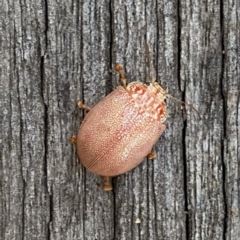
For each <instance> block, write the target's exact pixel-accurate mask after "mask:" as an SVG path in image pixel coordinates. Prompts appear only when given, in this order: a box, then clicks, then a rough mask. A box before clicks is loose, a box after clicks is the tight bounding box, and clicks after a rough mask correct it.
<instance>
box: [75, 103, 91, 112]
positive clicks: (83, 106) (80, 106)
mask: <svg viewBox="0 0 240 240" xmlns="http://www.w3.org/2000/svg"><path fill="white" fill-rule="evenodd" d="M77 105H78V107H79V108H81V109H84V110H86V111H90V110H91V108H90V107H88V106H87V105H85V104H83V102H82V101H78V103H77Z"/></svg>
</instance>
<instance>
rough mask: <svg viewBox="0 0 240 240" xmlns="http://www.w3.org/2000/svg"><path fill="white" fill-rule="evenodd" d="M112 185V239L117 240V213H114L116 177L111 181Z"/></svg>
mask: <svg viewBox="0 0 240 240" xmlns="http://www.w3.org/2000/svg"><path fill="white" fill-rule="evenodd" d="M112 185H113V190H112V194H113V239H117V211H116V206H117V203H116V201H117V198H116V192H115V191H116V177H114V178H113V179H112Z"/></svg>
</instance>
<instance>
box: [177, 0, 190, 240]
mask: <svg viewBox="0 0 240 240" xmlns="http://www.w3.org/2000/svg"><path fill="white" fill-rule="evenodd" d="M180 5H181V3H180V1H178V10H177V15H178V38H177V44H178V60H177V61H178V63H177V64H178V66H177V68H178V71H177V73H178V86H179V89H180V90H181V77H180V72H181V9H180V8H181V6H180ZM182 101H183V102H185V86H184V91H183V92H182ZM186 131H187V120H185V121H184V122H183V130H182V157H183V187H184V199H185V206H184V209H185V216H186V217H185V234H186V240H188V239H190V231H189V215H188V184H187V183H188V178H187V177H188V174H187V166H188V165H187V155H186V151H187V147H186Z"/></svg>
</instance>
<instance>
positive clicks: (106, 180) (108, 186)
mask: <svg viewBox="0 0 240 240" xmlns="http://www.w3.org/2000/svg"><path fill="white" fill-rule="evenodd" d="M102 178H103V189H104V190H105V191H111V190H112V189H113V187H112V178H111V177H107V176H102Z"/></svg>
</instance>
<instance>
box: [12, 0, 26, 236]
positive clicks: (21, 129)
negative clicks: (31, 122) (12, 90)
mask: <svg viewBox="0 0 240 240" xmlns="http://www.w3.org/2000/svg"><path fill="white" fill-rule="evenodd" d="M20 5H21V2H20ZM22 12H23V11H22V9H21V13H22ZM21 20H22V19H21ZM21 24H22V26H23V23H21ZM17 41H18V40H17V32H16V26H15V24H14V53H13V54H14V68H15V69H16V75H17V79H16V81H17V96H18V107H19V121H20V124H19V125H20V129H19V146H20V156H19V161H20V172H21V177H22V181H23V185H22V239H23V240H24V238H25V235H24V234H25V212H26V211H25V199H26V194H25V191H26V182H25V179H24V176H23V140H22V137H23V118H22V112H23V111H22V105H21V97H20V86H19V81H20V76H19V71H18V67H17V62H16V60H17V53H16V52H17V46H16V43H17ZM11 86H13V84H11ZM10 108H11V109H10V112H11V116H12V115H13V114H12V112H13V110H12V97H11V96H10ZM10 126H11V124H10ZM11 133H12V128H11ZM10 145H11V144H10Z"/></svg>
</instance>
